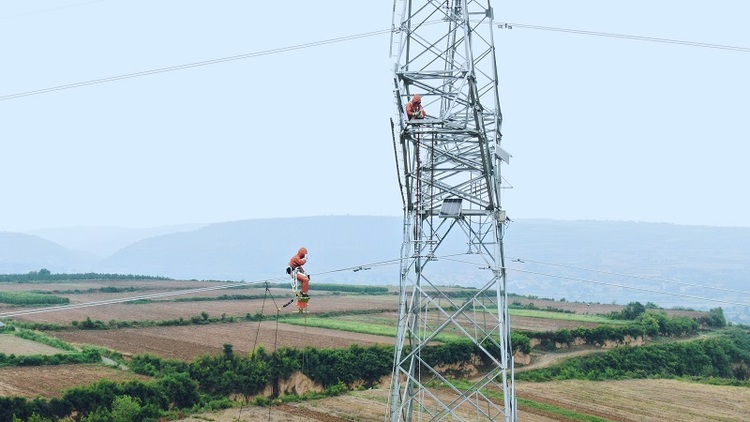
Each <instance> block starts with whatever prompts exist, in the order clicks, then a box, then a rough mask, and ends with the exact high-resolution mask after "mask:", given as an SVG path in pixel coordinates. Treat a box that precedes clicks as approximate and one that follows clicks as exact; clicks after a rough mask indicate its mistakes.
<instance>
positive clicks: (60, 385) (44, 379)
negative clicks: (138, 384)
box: [0, 365, 148, 398]
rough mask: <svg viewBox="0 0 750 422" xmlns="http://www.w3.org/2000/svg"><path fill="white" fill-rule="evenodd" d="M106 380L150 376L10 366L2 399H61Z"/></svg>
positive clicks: (0, 373)
mask: <svg viewBox="0 0 750 422" xmlns="http://www.w3.org/2000/svg"><path fill="white" fill-rule="evenodd" d="M103 379H107V380H111V381H127V380H132V379H141V380H146V379H148V377H144V376H141V375H135V374H133V373H129V372H124V371H121V370H118V369H113V368H108V367H105V366H101V365H56V366H27V367H6V368H0V396H22V397H27V398H34V397H37V396H42V397H48V398H49V397H59V396H61V395H62V392H63V391H64V390H66V389H68V388H72V387H78V386H84V385H89V384H92V383H94V382H97V381H99V380H103Z"/></svg>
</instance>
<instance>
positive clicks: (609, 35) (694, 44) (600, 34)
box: [497, 22, 750, 53]
mask: <svg viewBox="0 0 750 422" xmlns="http://www.w3.org/2000/svg"><path fill="white" fill-rule="evenodd" d="M497 27H498V28H501V29H513V28H523V29H538V30H542V31H554V32H566V33H569V34H578V35H591V36H596V37H607V38H622V39H626V40H634V41H647V42H658V43H667V44H679V45H687V46H690V47H703V48H714V49H719V50H730V51H739V52H742V53H750V48H748V47H736V46H731V45H721V44H709V43H703V42H695V41H683V40H675V39H670V38H657V37H644V36H640V35H628V34H616V33H611V32H596V31H582V30H579V29H568V28H554V27H550V26H538V25H527V24H523V23H509V22H503V23H499V24H498V25H497Z"/></svg>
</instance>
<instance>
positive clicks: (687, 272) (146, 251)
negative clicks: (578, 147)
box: [0, 216, 750, 322]
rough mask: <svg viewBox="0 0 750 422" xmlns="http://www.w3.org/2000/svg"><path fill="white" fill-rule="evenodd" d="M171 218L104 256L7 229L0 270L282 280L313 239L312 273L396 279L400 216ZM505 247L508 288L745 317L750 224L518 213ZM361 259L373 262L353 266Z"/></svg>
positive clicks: (455, 242) (450, 274)
mask: <svg viewBox="0 0 750 422" xmlns="http://www.w3.org/2000/svg"><path fill="white" fill-rule="evenodd" d="M176 227H179V226H172V227H164V228H161V229H159V228H156V229H153V230H154V232H153V233H155V234H157V235H154V236H152V237H148V238H143V237H140V238H138V240H137V241H135V242H133V243H130V244H127V245H124V246H123V247H122V248H120V249H119V250H117V251H115V252H113V253H112V254H110V255H109V256H106V257H105V258H103V259H102V258H100V259H95V258H93V257H91V256H89V257H86V256H84V255H83V254H79V253H75V252H72V251H71V250H69V249H65V248H63V247H61V246H59V245H55V244H53V243H51V242H47V241H43V240H42V239H39V238H38V237H34V236H29V235H19V234H11V233H5V234H4V235H3V237H2V240H0V242H3V243H2V245H3V246H2V247H3V248H5V249H4V251H5V253H3V256H2V257H1V260H0V265H1V266H2V267H0V272H5V273H7V272H27V271H31V270H38V269H40V268H43V267H45V268H48V269H50V270H51V271H53V272H60V271H65V270H68V269H76V270H80V271H82V270H89V271H96V272H117V273H124V274H142V275H151V276H165V277H172V278H181V279H214V280H246V281H254V280H264V279H278V280H279V281H281V280H284V279H285V278H284V277H285V274H284V272H283V271H284V268H285V267H286V264H287V262H288V260H289V258H290V257H291V256H292V254H294V252H295V251H296V250H297V249H298V248H299V247H300V246H305V247H307V248H308V249H309V250H310V263H309V264H308V269H309V271H310V272H312V273H313V274H316V275H315V276H314V279H313V282H316V281H324V282H346V283H355V284H390V285H395V284H397V283H398V277H399V276H398V265H397V260H398V258H399V257H400V249H401V242H402V236H403V234H402V232H403V222H402V219H401V218H400V217H370V216H327V217H307V218H284V219H260V220H242V221H233V222H225V223H215V224H209V225H206V226H204V227H199V228H191V227H184V226H183V227H180V230H177V229H176ZM83 230H85V229H83ZM160 230H161V231H160ZM96 232H97V231H96V230H94V229H92V231H90V232H88V233H89V234H87V235H81V238H82V239H83V238H87V239H89V241H90V242H93V241H94V239H95V238H96V236H92V235H91V233H96ZM74 233H75V230H73V229H71V231H70V232H68V233H67V234H65V236H62V234H61V233H58V235H59V236H61V237H65V238H66V239H67V240H66V245H72V244H74V243H75V242H74V239H75V236H74ZM103 233H104V232H103V231H99V234H100V235H101V234H103ZM111 234H112V235H113V236H115V237H118V236H119V241H120V242H124V241H125V239H126V235H125V233H121V234H120V235H117V233H111ZM131 234H133V235H135V233H131ZM145 234H146V233H144V232H140V234H139V236H142V235H145ZM47 235H48V236H51V237H52V236H54V233H49V232H48V233H47ZM104 237H106V236H101V237H99V238H100V239H103V238H104ZM136 237H137V236H136ZM449 240H450V242H451V243H448V244H445V245H443V246H441V248H444V249H441V253H442V254H446V253H447V252H451V253H452V252H456V251H458V252H462V251H465V250H466V245H465V242H464V239H462V238H460V236H459V237H453V238H450V239H449ZM61 241H62V240H61ZM82 243H85V242H83V240H81V243H80V244H82ZM113 244H114V243H110V245H113ZM101 250H103V249H101ZM0 252H2V251H0ZM505 252H506V257H507V259H506V267H507V268H508V283H509V291H510V292H513V293H518V294H523V295H536V296H539V297H549V298H556V299H561V298H565V299H566V300H576V301H591V302H600V303H613V302H614V303H618V304H626V303H628V302H631V301H636V300H637V301H640V302H642V303H646V302H653V303H656V304H659V305H661V306H668V307H673V306H683V307H693V308H697V309H708V308H709V307H717V306H722V307H723V308H724V309H725V310H729V311H728V312H727V314H728V315H729V314H732V313H735V314H737V315H746V318H747V322H750V308H749V307H748V306H747V305H750V293H748V292H749V291H750V287H747V286H750V228H730V227H708V226H680V225H674V224H664V223H639V222H621V221H558V220H514V221H513V222H511V223H510V224H509V225H508V226H507V230H506V237H505ZM379 263H381V264H389V265H379ZM360 265H363V266H366V267H367V268H371V270H367V271H356V272H355V271H353V270H352V268H349V267H357V266H360ZM431 265H433V264H431ZM434 265H443V267H441V270H442V269H444V270H445V277H444V281H445V282H446V283H449V284H460V285H468V286H472V285H473V283H476V282H478V281H477V280H476V277H475V276H473V275H470V271H468V270H467V266H466V265H465V264H461V263H456V262H452V261H448V260H443V261H441V262H436V263H435V264H434ZM347 268H349V269H347ZM471 269H472V270H473V269H476V268H471ZM472 277H473V278H472ZM698 285H700V286H709V287H713V289H707V288H704V287H697V286H698ZM654 292H663V293H668V295H663V294H658V293H654ZM680 295H681V296H680ZM702 298H710V299H713V300H715V301H718V302H711V301H710V300H708V301H707V300H705V299H702ZM733 303H735V304H740V305H736V306H735V305H732V304H733ZM742 318H745V316H743V317H742ZM735 320H736V319H735ZM743 321H744V319H743Z"/></svg>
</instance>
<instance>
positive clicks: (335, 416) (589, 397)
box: [183, 380, 750, 422]
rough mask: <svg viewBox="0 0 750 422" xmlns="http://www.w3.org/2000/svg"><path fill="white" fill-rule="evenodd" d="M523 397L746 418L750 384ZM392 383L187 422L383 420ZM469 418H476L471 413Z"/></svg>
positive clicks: (639, 417)
mask: <svg viewBox="0 0 750 422" xmlns="http://www.w3.org/2000/svg"><path fill="white" fill-rule="evenodd" d="M516 387H517V389H518V392H517V396H518V397H519V399H528V400H532V401H534V402H536V403H543V404H547V405H551V406H554V407H557V408H559V409H563V410H567V411H573V412H577V413H578V414H581V415H588V416H596V417H600V418H602V419H604V420H610V421H632V422H636V421H653V422H657V421H658V422H663V421H709V420H715V421H746V420H748V419H747V417H748V415H750V389H747V388H743V387H724V386H711V385H705V384H693V383H689V382H682V381H674V380H631V381H602V382H593V381H562V382H548V383H519V384H517V386H516ZM387 394H388V391H387V389H374V390H367V391H358V392H353V393H350V394H347V395H345V396H340V397H333V398H326V399H322V400H313V401H307V402H302V403H296V404H293V405H285V406H278V407H272V408H270V409H269V408H256V407H249V408H247V407H245V408H243V410H242V412H240V410H239V409H236V408H235V409H228V410H225V411H222V412H217V413H210V414H202V415H197V416H195V417H191V418H186V419H183V421H185V422H199V421H205V420H212V421H215V422H230V421H257V420H264V421H265V420H269V421H273V422H279V421H294V422H302V421H324V422H326V421H336V422H338V421H342V422H343V421H352V420H355V421H361V422H379V421H383V420H384V419H385V415H386V413H387ZM518 419H519V420H521V421H525V422H527V421H528V422H549V421H574V420H576V419H575V418H570V417H566V416H562V415H560V414H557V413H555V412H552V411H547V410H539V409H534V408H531V407H529V406H526V405H524V404H521V405H519V415H518ZM467 420H473V419H471V418H469V419H467Z"/></svg>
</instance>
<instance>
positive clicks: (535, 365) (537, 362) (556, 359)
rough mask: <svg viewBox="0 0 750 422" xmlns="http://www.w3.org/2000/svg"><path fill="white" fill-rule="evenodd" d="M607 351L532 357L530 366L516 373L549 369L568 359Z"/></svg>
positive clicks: (595, 350)
mask: <svg viewBox="0 0 750 422" xmlns="http://www.w3.org/2000/svg"><path fill="white" fill-rule="evenodd" d="M606 351H607V350H606V349H582V350H573V351H569V352H555V353H545V354H543V355H542V356H541V357H539V358H537V359H534V358H533V357H532V362H531V363H530V364H528V365H524V366H519V367H517V368H516V372H524V371H530V370H532V369H540V368H547V367H549V366H553V365H556V364H558V363H560V362H561V361H563V360H565V359H568V358H573V357H577V356H585V355H590V354H592V353H602V352H606Z"/></svg>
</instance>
